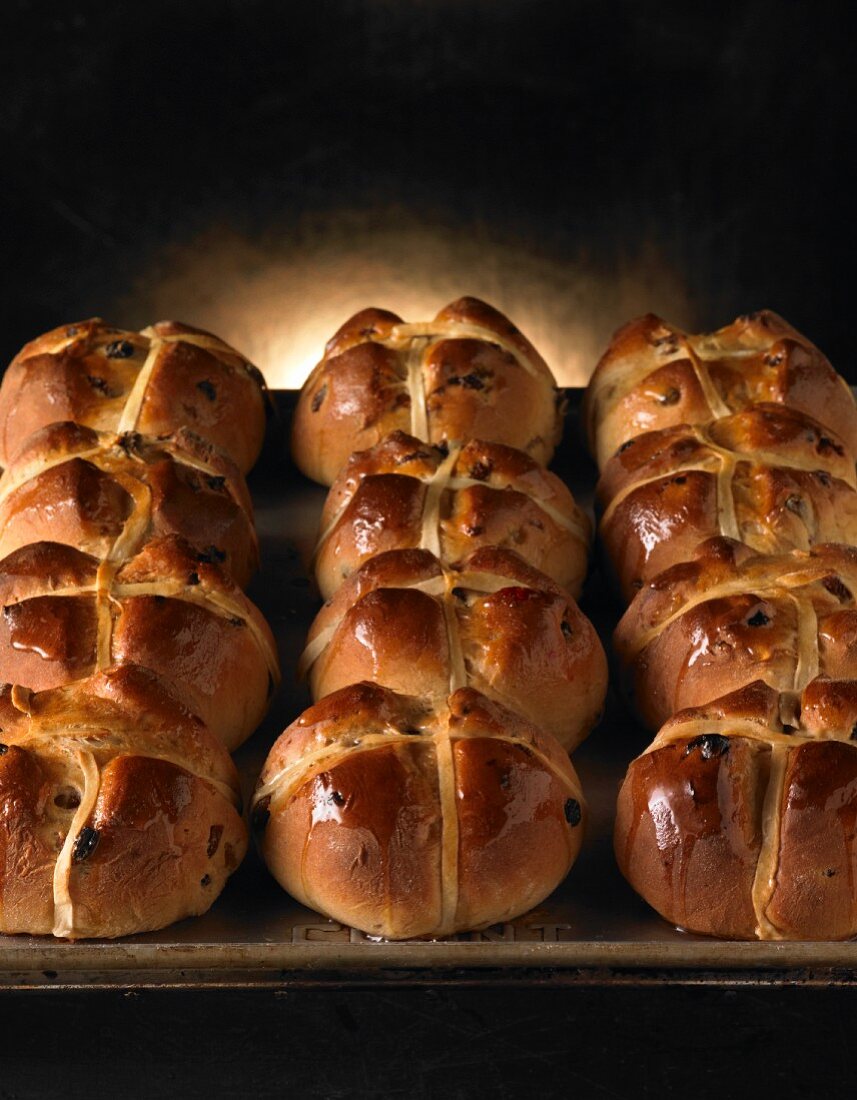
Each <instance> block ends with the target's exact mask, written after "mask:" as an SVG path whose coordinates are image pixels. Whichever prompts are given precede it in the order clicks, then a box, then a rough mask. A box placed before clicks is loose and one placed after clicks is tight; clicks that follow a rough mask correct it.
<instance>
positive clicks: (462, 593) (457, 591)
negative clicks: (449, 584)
mask: <svg viewBox="0 0 857 1100" xmlns="http://www.w3.org/2000/svg"><path fill="white" fill-rule="evenodd" d="M452 594H453V596H455V598H456V599H457V600H461V601H462V602H465V601H466V600H467V592H466V590H465V589H464V588H453V590H452Z"/></svg>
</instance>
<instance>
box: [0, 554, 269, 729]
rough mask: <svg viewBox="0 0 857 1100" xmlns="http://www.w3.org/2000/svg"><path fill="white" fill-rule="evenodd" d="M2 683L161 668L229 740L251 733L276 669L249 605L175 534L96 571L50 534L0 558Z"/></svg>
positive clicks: (44, 684)
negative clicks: (49, 539)
mask: <svg viewBox="0 0 857 1100" xmlns="http://www.w3.org/2000/svg"><path fill="white" fill-rule="evenodd" d="M0 598H2V615H0V680H3V681H6V682H9V683H21V684H26V685H27V686H28V687H31V688H33V689H34V690H44V689H47V688H53V687H59V686H61V685H64V684H68V683H69V682H70V681H73V680H77V679H80V678H82V677H85V676H88V675H90V674H91V673H92V672H94V671H96V670H97V669H99V668H102V667H106V666H107V665H110V664H114V663H119V664H125V663H133V664H142V665H144V666H145V667H147V668H151V669H153V670H154V671H156V672H159V673H161V674H162V675H163V676H164V678H165V679H166V680H167V681H168V682H169V683H170V684H172V686H173V690H174V691H175V692H176V693H177V695H178V696H179V698H181V699H182V701H183V702H184V703H185V704H186V705H187V706H189V707H190V708H191V709H192V710H193V711H195V712H196V713H198V714H199V715H200V716H201V717H202V718H203V719H204V720H205V721H206V722H207V724H208V725H209V726H210V728H211V729H212V730H213V731H214V732H215V733H216V734H217V735H218V736H219V737H220V738H221V739H222V741H223V743H224V744H225V745H226V746H227V747H228V748H230V749H232V748H234V747H236V746H237V745H239V744H240V743H241V742H242V741H243V740H244V739H245V738H246V737H248V736H249V735H250V733H252V732H253V730H254V729H255V728H256V726H257V725H258V723H259V721H260V720H261V718H262V716H263V715H264V713H265V711H266V709H267V706H268V703H269V700H270V695H271V691H272V688H273V686H274V684H275V682H276V678H277V675H278V673H277V663H276V645H275V642H274V639H273V636H272V635H271V632H270V629H269V628H268V626H267V624H266V623H265V620H264V619H263V617H262V615H261V614H260V612H259V611H258V609H257V608H256V607H255V606H254V605H253V604H252V603H251V602H250V601H249V600H248V599H247V597H246V596H245V595H244V594H243V592H241V590H240V589H239V588H238V587H237V586H236V585H235V584H234V583H232V582H231V581H230V580H229V579H228V578H227V577H226V576H224V574H223V573H222V571H221V570H220V569H219V568H218V566H216V565H213V564H212V563H210V562H208V561H207V560H205V558H204V555H200V554H199V553H198V552H197V551H195V550H194V549H193V548H192V547H190V546H188V545H187V544H186V543H184V542H182V540H180V539H178V538H177V537H175V536H171V537H169V538H164V539H154V540H152V541H151V542H149V543H148V544H147V545H146V546H145V547H144V548H143V550H142V551H141V552H140V553H138V554H137V555H135V556H134V557H133V558H131V559H130V561H128V562H127V563H125V564H124V565H123V566H121V568H119V569H118V571H117V572H115V574H106V575H105V573H104V571H103V570H102V569H100V568H99V563H98V561H97V560H96V559H94V558H92V557H91V556H90V555H87V554H83V553H82V552H81V551H79V550H72V549H71V548H70V547H67V546H61V545H58V544H54V543H37V544H34V545H32V546H26V547H22V548H21V549H20V550H17V551H15V552H14V553H13V554H11V555H9V557H7V558H6V559H4V561H3V562H0Z"/></svg>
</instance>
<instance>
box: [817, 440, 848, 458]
mask: <svg viewBox="0 0 857 1100" xmlns="http://www.w3.org/2000/svg"><path fill="white" fill-rule="evenodd" d="M817 449H818V450H819V451H821V452H822V453H825V452H826V451H834V452H835V453H836V454H838V455H844V454H845V451H844V450H843V449H842V447H840V446H839V444H838V443H834V442H833V440H832V439H828V438H827V436H826V435H822V436H820V437H819V440H818V448H817Z"/></svg>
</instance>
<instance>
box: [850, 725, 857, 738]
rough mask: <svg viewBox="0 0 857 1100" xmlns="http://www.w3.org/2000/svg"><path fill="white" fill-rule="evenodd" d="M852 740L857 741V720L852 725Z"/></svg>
mask: <svg viewBox="0 0 857 1100" xmlns="http://www.w3.org/2000/svg"><path fill="white" fill-rule="evenodd" d="M850 740H851V741H857V722H855V723H854V725H853V726H852V727H851V737H850Z"/></svg>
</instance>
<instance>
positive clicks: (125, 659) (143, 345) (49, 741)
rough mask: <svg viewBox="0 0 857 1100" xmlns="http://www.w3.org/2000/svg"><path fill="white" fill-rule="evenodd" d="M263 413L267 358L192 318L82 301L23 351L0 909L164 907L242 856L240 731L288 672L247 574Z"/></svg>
mask: <svg viewBox="0 0 857 1100" xmlns="http://www.w3.org/2000/svg"><path fill="white" fill-rule="evenodd" d="M264 430H265V408H264V388H263V385H262V382H261V377H260V376H259V374H258V372H257V371H256V370H255V369H254V368H253V367H251V366H250V364H248V363H247V361H246V360H245V359H244V358H243V357H242V356H240V355H239V354H237V353H236V352H235V351H233V350H232V349H231V348H229V347H228V346H227V345H225V344H223V343H222V342H221V341H220V340H218V339H216V338H215V337H212V336H210V335H208V334H206V333H203V332H200V331H198V330H195V329H191V328H188V327H186V326H182V325H176V324H161V325H156V326H154V328H151V329H147V330H145V331H143V332H141V333H135V332H124V331H119V330H117V329H114V328H110V327H108V326H106V325H105V324H103V323H102V322H100V321H88V322H85V323H83V324H79V325H72V326H69V327H66V328H63V329H58V330H56V331H54V332H51V333H48V334H47V335H45V336H43V337H40V338H39V339H38V340H36V341H34V342H33V343H31V344H29V345H27V347H25V348H24V349H23V351H22V352H21V353H20V354H19V355H18V356H17V357H16V359H15V360H14V361H13V363H12V364H11V366H10V367H9V369H8V370H7V372H6V374H5V377H4V379H3V383H2V387H0V463H2V466H3V467H4V472H3V475H2V478H0V594H2V617H0V681H3V682H5V685H6V686H4V687H3V688H2V690H0V807H2V814H0V930H2V931H4V932H30V933H42V934H45V933H53V934H54V935H56V936H64V937H71V938H79V937H85V936H119V935H126V934H129V933H133V932H141V931H146V930H149V929H155V928H160V927H162V926H164V925H166V924H168V923H170V922H172V921H174V920H178V919H180V918H182V917H185V916H189V915H193V914H198V913H201V912H204V911H205V910H206V909H207V908H208V907H209V905H210V904H211V902H212V901H213V900H214V898H215V897H217V895H218V894H219V892H220V890H221V889H222V887H223V885H224V883H225V881H226V879H227V877H228V876H229V874H230V873H231V871H233V870H234V869H235V867H236V866H237V865H238V864H239V862H240V861H241V859H242V857H243V855H244V852H245V850H246V847H247V830H246V828H245V824H244V821H243V818H242V815H241V806H240V788H239V783H238V776H237V774H236V771H235V768H234V765H233V763H232V761H231V759H230V756H229V751H230V750H231V749H233V748H235V747H236V746H237V745H238V744H240V742H241V741H243V740H244V739H245V738H246V737H247V736H249V734H250V733H252V732H253V730H254V729H255V727H256V726H257V725H258V723H259V721H260V720H261V718H262V716H263V714H264V712H265V710H266V708H267V706H268V702H269V699H270V697H271V695H272V694H273V691H274V689H275V686H276V683H277V680H278V677H279V671H278V662H277V653H276V647H275V644H274V640H273V637H272V635H271V632H270V630H269V629H268V626H267V624H266V623H265V621H264V619H263V618H262V616H261V614H260V613H259V611H258V610H257V609H256V607H255V606H254V605H253V604H252V603H251V602H250V601H249V600H248V598H247V597H246V596H245V595H244V592H243V590H242V588H243V586H244V585H246V583H247V581H248V580H249V578H250V576H251V574H252V573H253V571H254V569H255V567H256V564H257V561H258V544H257V539H256V534H255V530H254V526H253V512H252V507H251V504H250V497H249V494H248V492H247V487H246V485H245V483H244V478H243V473H244V472H245V471H246V470H247V469H249V467H250V466H251V465H252V464H253V462H254V461H255V459H256V457H257V455H258V453H259V450H260V448H261V445H262V438H263V434H264ZM11 685H14V686H11Z"/></svg>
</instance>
